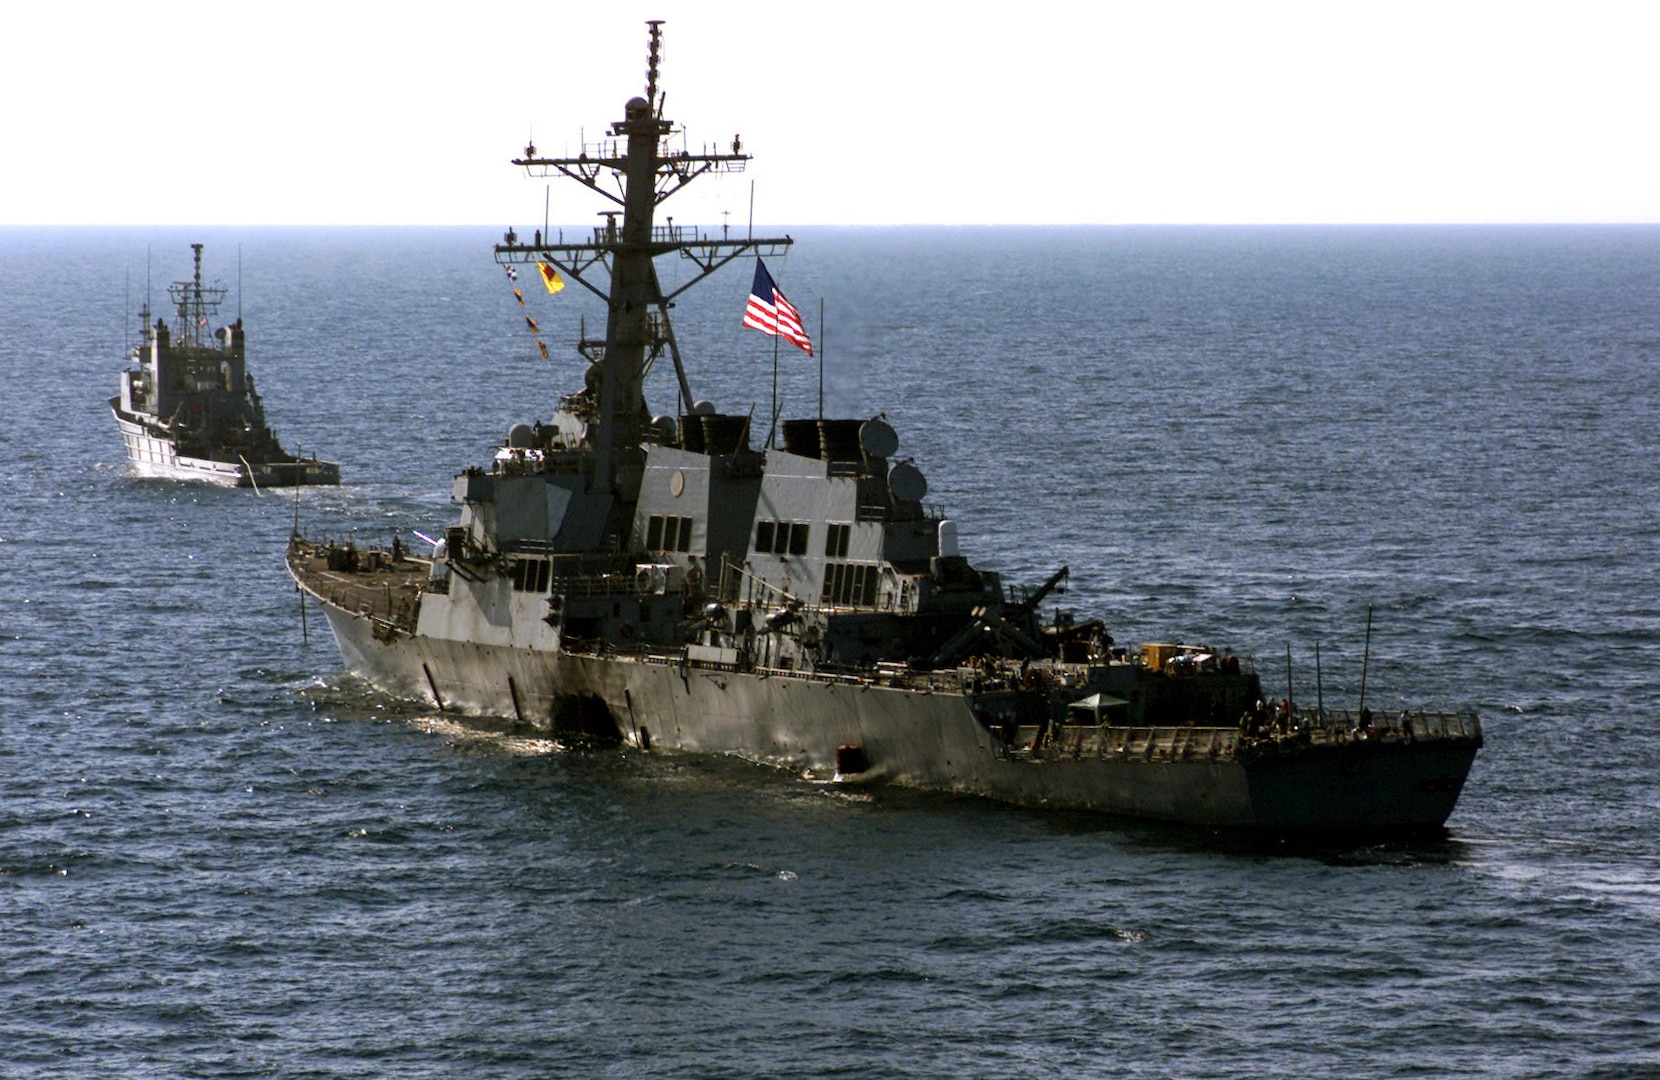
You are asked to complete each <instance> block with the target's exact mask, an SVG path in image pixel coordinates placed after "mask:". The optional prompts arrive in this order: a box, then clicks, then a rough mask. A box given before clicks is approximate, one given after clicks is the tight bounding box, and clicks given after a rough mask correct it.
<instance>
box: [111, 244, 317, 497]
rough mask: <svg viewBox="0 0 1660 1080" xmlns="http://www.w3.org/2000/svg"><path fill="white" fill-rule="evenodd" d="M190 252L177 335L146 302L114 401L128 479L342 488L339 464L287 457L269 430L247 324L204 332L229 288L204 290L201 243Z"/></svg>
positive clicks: (176, 294) (174, 292) (177, 292)
mask: <svg viewBox="0 0 1660 1080" xmlns="http://www.w3.org/2000/svg"><path fill="white" fill-rule="evenodd" d="M190 248H191V251H193V252H194V253H195V256H196V273H195V276H194V277H193V278H192V280H190V281H176V282H174V283H173V284H171V285H169V286H168V288H167V291H168V294H169V296H170V297H171V299H172V301H173V305H174V309H175V312H176V315H177V317H176V318H175V320H174V322H173V326H172V328H171V329H169V327H168V326H167V323H166V322H165V321H163V320H162V319H160V318H158V319H156V321H155V323H154V324H153V325H152V324H151V322H150V307H149V305H148V304H145V306H144V308H143V310H142V312H141V313H140V318H141V320H142V322H143V324H144V336H143V341H142V344H140V345H138V346H136V347H135V348H134V349H133V350H132V352H131V354H130V356H129V359H130V361H131V362H132V365H133V366H132V367H131V368H130V369H129V370H127V371H125V372H123V373H122V375H121V393H119V394H117V395H116V396H115V397H112V398H110V399H109V404H110V410H111V411H112V412H114V413H115V422H116V424H118V425H119V426H120V428H121V440H122V442H123V443H125V444H126V447H127V463H128V465H129V467H130V468H131V470H132V472H133V473H135V474H136V475H138V476H143V477H155V478H161V479H167V480H199V481H204V482H206V483H210V484H217V485H220V486H222V487H252V488H261V487H293V486H296V485H300V484H338V483H340V466H339V465H337V464H335V463H334V462H332V461H322V460H319V459H318V458H316V457H296V456H295V455H293V454H290V453H288V452H287V451H285V450H284V449H283V448H282V445H281V444H280V443H279V442H278V441H277V437H276V435H275V434H273V433H272V431H271V429H270V428H269V427H268V426H267V425H266V423H265V403H264V402H263V401H262V400H261V399H260V396H259V392H258V391H257V390H255V389H254V377H253V376H252V375H250V374H248V371H247V365H246V361H245V357H246V338H245V335H244V333H243V329H242V320H241V318H238V319H237V320H236V321H235V322H233V323H231V324H230V325H229V326H222V327H220V328H218V329H217V330H214V331H213V332H212V333H211V334H209V333H208V327H209V325H210V324H211V322H212V320H213V316H214V315H215V314H217V312H218V310H219V307H220V305H221V304H222V303H223V301H224V299H225V290H224V288H223V287H221V286H217V285H204V284H203V283H202V245H201V244H191V245H190Z"/></svg>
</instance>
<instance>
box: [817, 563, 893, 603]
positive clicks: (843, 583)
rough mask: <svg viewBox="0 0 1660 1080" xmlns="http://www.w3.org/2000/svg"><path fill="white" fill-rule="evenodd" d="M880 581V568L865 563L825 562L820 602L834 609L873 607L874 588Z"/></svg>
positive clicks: (874, 598)
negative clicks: (834, 607) (832, 606)
mask: <svg viewBox="0 0 1660 1080" xmlns="http://www.w3.org/2000/svg"><path fill="white" fill-rule="evenodd" d="M881 580H882V571H881V568H880V567H876V566H870V565H868V564H866V563H840V562H827V563H825V564H824V592H823V594H822V600H821V602H822V603H826V604H831V605H834V606H836V607H875V606H876V586H877V585H878V584H879V583H880V582H881Z"/></svg>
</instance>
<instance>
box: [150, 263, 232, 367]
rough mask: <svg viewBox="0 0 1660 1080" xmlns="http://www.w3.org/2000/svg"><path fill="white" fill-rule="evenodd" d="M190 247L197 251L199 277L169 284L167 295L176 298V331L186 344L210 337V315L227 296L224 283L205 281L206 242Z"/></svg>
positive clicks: (200, 341)
mask: <svg viewBox="0 0 1660 1080" xmlns="http://www.w3.org/2000/svg"><path fill="white" fill-rule="evenodd" d="M190 250H191V251H193V252H195V253H196V276H195V278H194V279H193V280H191V281H175V282H173V283H172V284H171V285H169V286H167V295H169V296H171V297H172V298H173V309H174V311H176V312H177V313H178V325H176V326H175V327H174V328H173V332H174V333H175V334H177V335H178V336H179V337H180V338H182V339H183V342H184V343H185V344H189V345H196V346H199V345H201V344H202V341H203V339H204V338H205V337H206V333H205V330H206V328H207V324H208V316H210V315H212V314H213V313H214V312H216V311H218V310H219V305H220V304H222V303H223V302H224V300H225V290H224V288H223V287H221V286H217V285H214V286H205V285H203V284H202V245H201V244H191V245H190ZM148 317H149V316H145V318H148Z"/></svg>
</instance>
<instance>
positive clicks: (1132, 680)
mask: <svg viewBox="0 0 1660 1080" xmlns="http://www.w3.org/2000/svg"><path fill="white" fill-rule="evenodd" d="M650 26H651V36H650V56H649V61H650V62H649V66H648V81H647V87H646V93H645V95H644V96H643V97H636V98H634V99H632V100H630V101H628V102H627V104H626V105H625V106H624V119H622V120H620V121H617V122H615V123H613V124H612V125H611V127H610V130H609V133H608V134H609V136H610V137H609V138H608V139H606V140H604V141H602V142H600V143H598V144H595V145H590V146H585V147H584V148H583V150H582V152H581V153H580V154H579V155H578V156H576V157H563V158H553V157H543V156H537V154H536V152H535V150H534V148H533V147H532V148H527V150H526V152H525V154H524V156H523V157H522V158H519V159H515V161H514V164H515V165H518V166H521V167H523V168H525V169H527V170H528V171H530V172H531V173H532V175H548V176H557V177H565V178H569V179H571V180H574V181H576V182H577V183H580V184H583V185H585V186H587V187H588V188H591V189H592V190H594V191H595V192H598V193H601V194H604V195H606V196H607V197H609V198H612V199H613V200H614V201H615V202H616V203H617V204H618V205H619V206H620V215H618V214H616V213H611V214H608V215H607V216H606V224H604V225H602V226H600V227H598V228H596V229H595V230H594V232H593V234H592V235H591V236H584V237H582V238H581V239H580V240H579V241H576V242H571V243H565V242H563V237H561V241H560V242H558V243H554V242H550V238H544V237H542V236H541V235H540V234H539V233H538V234H537V236H536V237H535V238H534V240H533V242H531V243H529V244H526V243H523V242H522V241H521V239H520V238H519V237H518V236H517V235H515V234H514V233H513V232H512V231H509V233H508V234H507V236H506V237H505V242H504V243H502V244H500V245H498V246H497V247H496V248H495V253H496V259H497V261H498V262H501V263H504V264H506V265H508V266H510V267H511V266H513V265H514V264H533V263H538V262H540V263H546V264H548V265H550V266H552V267H554V268H556V270H557V271H558V272H559V273H560V274H561V275H563V276H564V277H568V278H569V279H571V280H573V281H576V282H579V283H581V284H582V285H584V286H586V287H587V288H589V289H590V290H591V291H593V292H594V293H595V294H597V295H599V296H601V297H603V298H604V299H605V300H606V301H607V302H608V311H609V314H608V317H607V322H606V329H605V338H604V340H603V342H602V343H596V342H586V341H585V342H583V343H582V345H580V346H579V348H580V349H581V350H582V351H583V353H584V355H585V356H586V357H587V358H588V359H589V361H590V363H589V366H588V368H587V374H586V379H585V385H584V386H583V387H582V388H581V389H580V390H578V391H577V392H575V393H573V394H571V395H570V396H568V397H566V398H564V399H563V401H562V403H561V407H560V410H559V412H558V413H557V414H556V415H555V416H553V417H552V419H551V421H550V422H545V423H543V422H537V423H530V424H515V425H513V427H512V428H511V430H509V432H508V433H507V438H506V441H505V444H504V445H503V446H502V447H501V448H500V449H499V451H498V452H497V453H496V454H495V456H494V460H493V461H492V462H491V463H490V464H489V465H488V466H487V467H473V468H469V469H467V470H466V471H465V472H463V473H462V474H460V475H459V476H458V477H456V480H455V484H454V491H453V494H454V498H455V500H456V501H458V502H459V503H460V504H461V509H460V518H459V521H458V522H457V523H456V524H454V525H452V526H450V527H449V528H447V529H446V530H445V532H444V535H443V537H442V538H441V539H438V538H434V540H435V543H434V546H433V549H432V551H433V554H432V557H431V558H423V557H415V556H413V555H412V554H410V553H409V551H408V550H407V549H405V548H404V547H403V545H402V544H401V543H400V542H395V543H394V545H393V549H392V550H390V551H388V550H384V549H365V548H359V547H357V546H355V545H354V544H349V543H347V544H342V543H325V542H318V541H314V540H308V539H306V538H304V537H301V536H299V535H296V536H295V537H294V539H293V541H292V543H291V546H290V548H289V552H288V566H289V569H290V572H291V573H292V574H293V576H294V578H295V579H296V581H297V582H298V585H299V587H300V589H301V590H302V591H303V593H304V594H305V595H307V596H309V597H312V598H315V599H316V600H317V601H320V602H321V605H322V608H323V610H324V611H325V612H326V614H327V617H328V621H329V624H330V626H331V628H332V630H333V633H334V636H335V638H336V640H337V642H338V645H339V648H340V651H341V653H342V655H343V657H344V659H345V662H346V664H347V666H348V667H349V668H350V669H351V670H352V671H354V672H356V673H358V674H359V675H361V676H362V677H363V678H365V679H367V680H368V681H369V682H371V683H372V684H373V685H375V686H377V687H379V688H381V689H383V690H384V691H387V692H390V693H392V694H395V695H401V696H405V697H408V698H413V699H421V700H425V701H428V702H430V704H431V705H432V706H433V707H436V708H437V709H439V710H447V711H453V712H456V713H462V714H472V715H479V716H489V717H497V718H502V719H504V720H506V721H509V722H515V723H517V724H519V725H524V726H527V727H529V728H532V729H536V730H540V731H545V732H549V733H552V734H553V735H555V736H556V737H562V738H563V737H573V736H579V737H586V738H590V739H599V740H608V741H611V742H613V743H621V744H625V745H626V746H628V747H631V748H633V749H634V750H636V751H639V752H645V753H665V752H696V753H707V754H726V755H735V756H738V757H741V758H744V759H748V760H751V761H754V762H757V763H764V764H767V765H772V766H776V767H779V768H782V769H787V770H791V771H792V772H794V773H796V774H801V775H805V776H809V777H812V778H816V779H820V780H824V781H831V782H839V783H847V784H878V783H879V784H896V785H906V786H910V787H914V788H920V789H927V790H933V791H939V792H953V793H962V794H971V795H976V796H984V797H989V798H992V799H999V800H1005V801H1008V802H1012V803H1017V804H1024V805H1032V806H1045V807H1064V808H1075V809H1084V810H1092V811H1102V812H1106V813H1110V814H1116V815H1123V816H1127V817H1135V818H1143V819H1153V820H1161V821H1167V822H1177V823H1187V824H1193V825H1200V826H1213V827H1228V828H1237V829H1241V830H1267V831H1273V832H1279V833H1297V832H1305V831H1309V832H1325V833H1337V834H1359V833H1367V834H1380V833H1382V834H1388V833H1395V834H1403V833H1416V832H1431V833H1434V832H1439V831H1440V830H1441V829H1442V826H1443V825H1444V823H1445V821H1446V819H1447V817H1448V815H1449V814H1450V813H1451V811H1452V810H1453V807H1454V804H1455V802H1456V801H1457V799H1458V795H1459V791H1460V789H1461V787H1462V785H1463V783H1464V779H1465V776H1466V774H1467V773H1468V770H1469V768H1470V766H1471V763H1472V760H1473V758H1474V756H1475V754H1476V751H1477V748H1478V747H1480V745H1481V742H1482V735H1481V728H1480V725H1479V723H1478V721H1477V719H1476V717H1475V716H1473V715H1470V714H1460V713H1445V712H1418V711H1414V712H1410V713H1404V712H1403V713H1399V714H1397V715H1393V716H1390V717H1387V718H1379V719H1376V720H1375V719H1374V718H1373V716H1372V715H1371V713H1370V711H1369V710H1363V709H1357V710H1354V711H1352V712H1351V711H1333V710H1327V709H1324V708H1320V707H1313V708H1305V707H1300V706H1297V705H1295V704H1292V703H1290V702H1284V701H1282V702H1278V703H1275V704H1273V705H1269V704H1266V703H1264V700H1263V688H1262V685H1261V683H1260V681H1259V678H1258V675H1257V673H1256V671H1255V670H1253V667H1252V665H1250V664H1249V663H1242V662H1241V661H1240V659H1239V658H1237V657H1235V656H1234V655H1233V654H1231V653H1229V652H1226V651H1219V650H1216V649H1212V648H1209V647H1206V646H1199V645H1187V644H1179V643H1151V644H1146V645H1142V646H1140V647H1139V648H1138V649H1134V650H1131V649H1125V648H1119V647H1115V646H1114V644H1113V642H1112V640H1111V638H1110V637H1109V636H1108V634H1107V632H1106V628H1105V627H1104V625H1103V624H1102V623H1101V622H1100V621H1099V620H1079V619H1074V618H1069V617H1067V616H1065V615H1064V614H1059V613H1057V614H1055V615H1054V616H1053V617H1052V618H1048V619H1045V618H1044V617H1043V616H1042V614H1041V612H1040V605H1041V604H1042V602H1043V601H1044V599H1045V598H1046V596H1047V595H1048V594H1050V593H1051V592H1052V591H1053V590H1055V589H1056V588H1057V587H1059V586H1060V585H1061V584H1062V582H1063V581H1064V580H1065V578H1066V575H1067V571H1066V570H1065V569H1064V568H1062V569H1060V570H1057V571H1056V573H1055V574H1054V575H1052V576H1051V577H1050V578H1049V579H1048V580H1047V581H1045V582H1043V583H1042V584H1041V585H1039V586H1037V587H1035V588H1032V589H1020V588H1016V587H1009V586H1005V584H1004V583H1003V582H1002V581H1001V580H1000V579H999V577H998V575H997V574H996V573H994V572H992V571H990V570H987V569H984V568H981V567H977V566H973V565H971V564H970V563H969V561H968V560H967V559H966V558H964V557H963V555H962V554H961V553H960V552H959V550H958V547H957V542H956V530H955V525H954V523H953V522H951V521H949V520H944V519H943V518H941V517H938V516H934V515H933V514H931V513H930V511H929V510H927V509H925V507H924V505H923V502H922V499H923V497H924V495H925V492H926V483H925V481H924V480H923V477H922V474H921V473H920V472H919V471H918V470H917V469H916V468H915V467H914V466H913V465H911V464H909V463H908V462H901V461H897V460H896V458H895V453H896V450H897V448H898V438H897V435H896V432H895V431H894V429H893V428H892V427H891V426H890V425H889V424H888V423H887V422H886V421H885V420H884V419H882V418H880V417H878V418H876V419H864V420H860V419H819V418H812V419H800V420H786V421H785V422H784V423H783V424H782V438H781V440H780V445H777V446H772V445H765V446H763V447H761V448H756V447H755V445H754V443H755V441H756V437H755V435H756V433H754V432H752V431H751V430H750V418H749V416H748V415H745V414H733V413H722V412H719V411H717V410H715V409H714V408H713V407H712V406H710V405H708V404H706V403H703V402H699V401H697V399H695V398H694V397H693V395H692V393H691V388H690V385H689V382H688V378H689V377H688V374H687V371H686V369H685V368H684V367H683V365H682V362H681V356H680V353H679V350H678V348H677V346H676V342H675V338H674V335H673V333H672V332H671V330H670V324H669V311H670V308H671V306H672V305H671V301H672V300H673V298H674V295H675V294H665V293H664V291H663V289H662V287H661V285H660V283H659V278H658V275H657V272H656V268H655V265H654V261H653V260H654V258H655V257H657V256H662V255H671V254H672V255H678V256H680V257H682V258H684V259H688V260H695V261H696V266H697V267H698V270H697V271H696V272H695V277H694V279H693V281H692V282H689V283H688V284H687V285H686V286H683V287H682V289H681V290H677V291H676V292H677V293H678V292H679V291H683V289H684V288H687V287H690V284H695V283H696V281H697V280H701V279H702V278H703V277H707V276H708V275H710V274H712V273H714V272H715V271H716V270H718V269H719V268H720V267H722V266H723V265H725V264H726V263H728V262H731V261H732V260H734V259H739V258H746V257H747V258H756V257H759V256H762V255H765V254H767V253H771V252H777V251H779V250H782V249H783V248H784V247H785V246H786V245H788V244H789V243H790V240H789V238H787V237H780V238H774V239H753V238H751V237H745V238H743V239H728V238H726V237H725V236H724V235H723V236H722V237H721V238H719V239H715V238H712V237H710V236H705V235H703V234H702V233H700V232H699V231H697V230H695V229H690V228H687V227H686V226H683V225H674V224H673V223H672V219H670V223H669V224H667V225H660V224H656V223H655V221H654V212H655V210H656V207H657V206H658V205H659V204H660V203H661V202H663V200H665V199H666V198H668V197H669V196H671V195H672V194H674V193H675V192H676V191H678V190H679V189H680V188H682V187H684V186H685V185H686V184H687V183H689V182H690V181H691V180H693V179H695V178H697V177H700V176H703V175H705V174H712V173H718V172H722V171H728V170H736V169H740V168H742V166H743V163H744V162H745V161H746V160H747V155H744V154H741V153H739V152H738V146H737V143H736V140H734V144H733V147H732V152H730V153H725V152H702V153H688V152H686V151H685V150H682V149H677V148H675V147H674V145H673V144H672V143H671V141H670V136H671V134H672V133H673V132H674V131H675V129H674V127H673V125H672V124H671V123H670V121H668V120H667V119H665V118H664V117H663V115H662V109H661V100H662V99H660V98H659V97H658V96H657V91H656V82H657V72H658V60H659V46H660V36H659V34H660V31H659V27H658V25H657V24H656V23H652V24H650ZM722 149H724V147H723V148H722ZM613 178H615V179H616V181H617V184H616V190H615V191H613V189H612V187H611V186H610V184H608V183H607V181H610V180H611V179H613ZM618 216H620V218H621V221H620V222H618V221H617V217H618ZM602 272H603V273H602ZM591 278H608V288H606V289H603V290H602V289H601V288H600V286H599V285H597V284H595V283H593V282H592V281H591V280H590V279H591ZM664 356H667V358H668V359H669V361H670V362H671V363H672V365H673V368H674V372H675V375H676V378H677V379H678V382H679V391H680V397H681V407H680V409H679V410H678V413H677V415H673V416H670V415H666V414H663V415H656V416H654V415H653V414H652V413H651V412H650V411H649V410H648V409H647V406H646V403H645V399H644V396H643V389H642V387H643V376H644V373H645V371H646V369H647V366H648V365H649V364H650V363H651V362H653V361H655V360H658V359H661V358H663V357H664ZM767 441H768V442H770V441H771V440H770V439H768V440H767Z"/></svg>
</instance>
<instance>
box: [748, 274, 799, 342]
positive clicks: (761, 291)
mask: <svg viewBox="0 0 1660 1080" xmlns="http://www.w3.org/2000/svg"><path fill="white" fill-rule="evenodd" d="M744 325H745V326H747V327H750V328H751V329H754V330H759V331H761V333H763V334H771V335H772V336H773V337H781V338H783V339H784V340H785V341H787V342H789V343H790V344H791V345H794V346H795V347H796V348H798V349H800V350H801V351H802V352H804V353H806V354H807V355H808V356H811V355H813V339H812V338H810V337H808V336H807V331H806V330H805V329H804V328H803V327H802V325H801V312H799V311H797V310H796V309H795V305H794V304H792V303H790V302H789V301H788V300H786V299H784V294H783V292H782V291H780V290H779V288H778V285H777V283H775V282H774V281H773V280H772V275H771V274H769V273H767V264H766V263H764V262H762V261H761V260H760V259H756V260H755V284H753V285H751V286H750V287H749V306H748V307H746V308H744Z"/></svg>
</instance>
